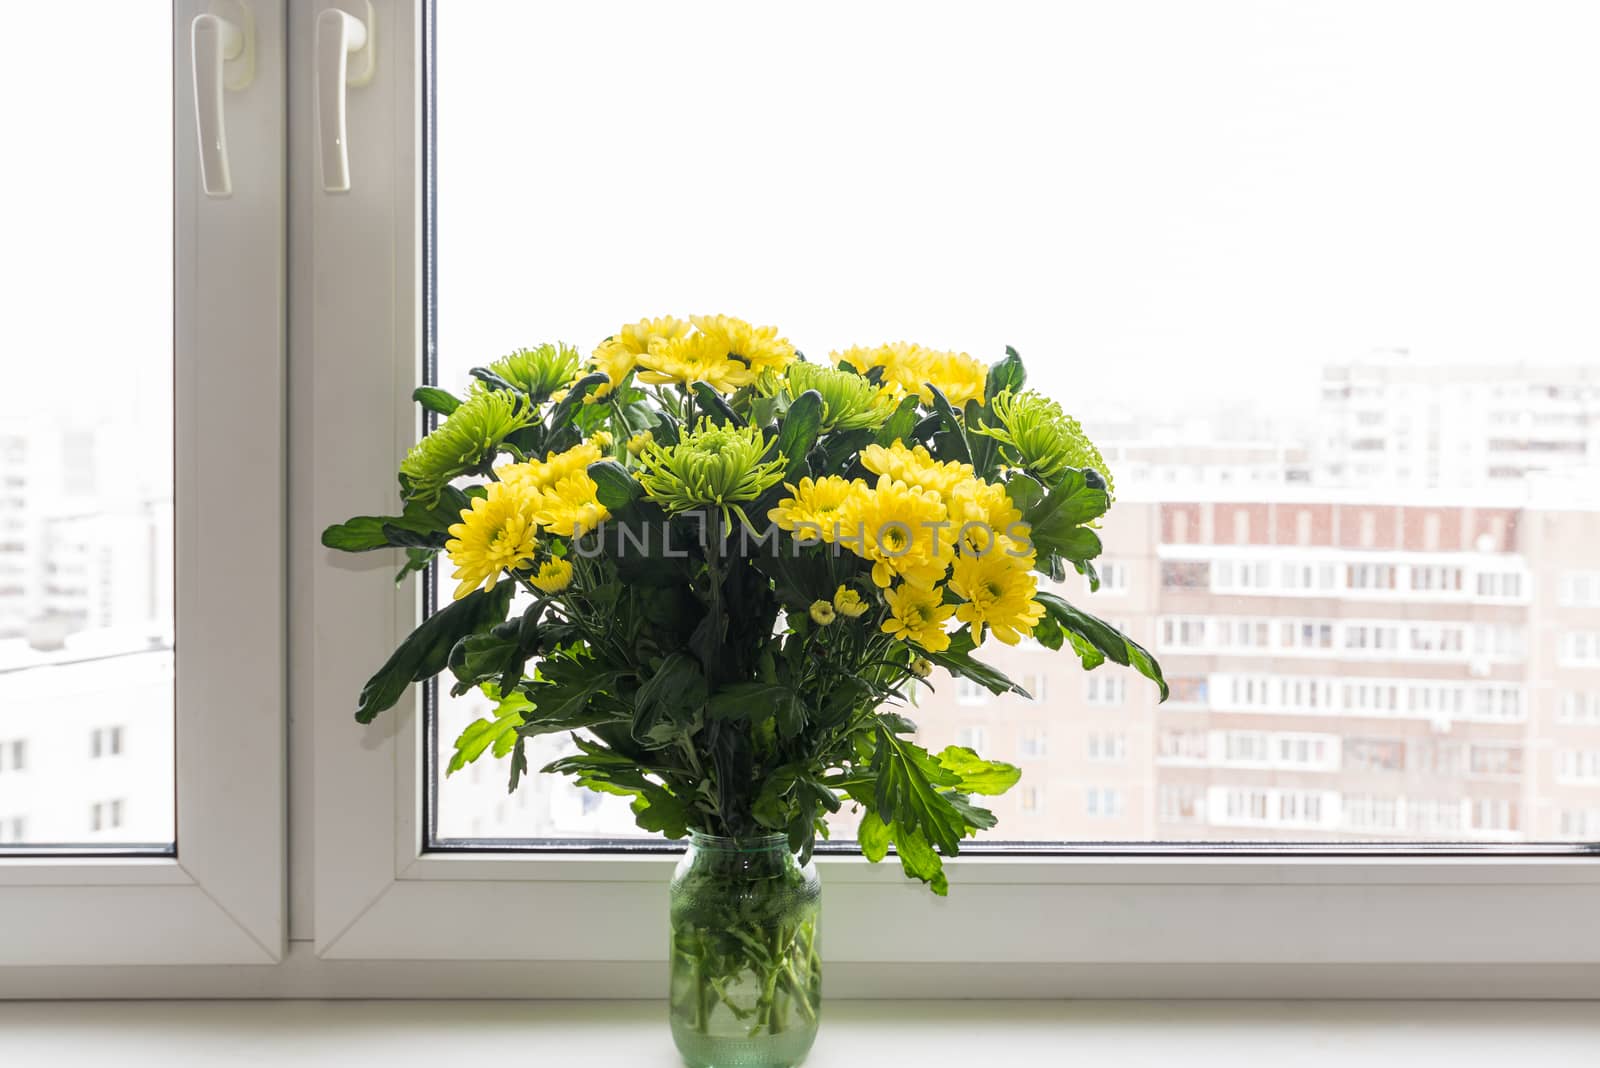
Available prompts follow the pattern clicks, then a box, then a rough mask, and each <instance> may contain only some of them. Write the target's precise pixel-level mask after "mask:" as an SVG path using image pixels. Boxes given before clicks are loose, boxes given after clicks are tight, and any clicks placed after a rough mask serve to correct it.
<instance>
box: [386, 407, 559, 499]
mask: <svg viewBox="0 0 1600 1068" xmlns="http://www.w3.org/2000/svg"><path fill="white" fill-rule="evenodd" d="M533 414H534V408H533V406H532V405H530V404H529V403H528V402H527V400H526V399H525V398H524V397H523V396H522V395H521V394H520V393H512V392H510V391H508V390H503V389H502V390H484V391H483V392H474V393H469V394H467V397H466V399H465V400H463V401H462V402H461V405H460V406H459V407H458V408H456V410H455V411H453V412H451V413H450V417H449V418H448V419H446V420H445V421H444V422H443V423H441V424H439V426H437V427H435V428H434V431H433V433H431V434H429V435H428V436H427V437H425V438H423V439H422V440H421V441H419V442H417V443H416V444H415V445H414V446H412V448H411V451H410V452H408V453H406V458H405V459H404V460H402V461H401V462H400V475H401V479H402V481H403V482H404V483H405V485H406V487H407V489H406V493H407V495H408V496H411V497H417V498H421V499H423V500H428V501H433V500H437V499H438V497H439V491H440V490H442V489H443V488H444V487H445V485H446V484H447V483H448V482H449V481H450V480H451V479H453V478H457V477H459V476H461V475H464V474H466V473H467V472H469V471H472V470H474V469H475V468H477V467H479V466H480V465H482V464H483V463H484V462H485V461H488V460H492V459H493V458H494V457H495V455H496V454H497V453H499V451H500V446H501V444H502V443H503V442H504V441H505V439H506V438H507V437H508V436H509V435H511V434H512V433H513V432H515V431H518V430H521V429H522V428H523V427H525V426H527V425H528V423H529V422H531V421H532V419H533Z"/></svg>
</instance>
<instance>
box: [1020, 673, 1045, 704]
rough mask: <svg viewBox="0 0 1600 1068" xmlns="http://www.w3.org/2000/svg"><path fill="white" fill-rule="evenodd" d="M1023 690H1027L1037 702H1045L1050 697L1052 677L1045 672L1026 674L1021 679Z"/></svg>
mask: <svg viewBox="0 0 1600 1068" xmlns="http://www.w3.org/2000/svg"><path fill="white" fill-rule="evenodd" d="M1021 682H1022V688H1023V689H1024V690H1027V691H1028V693H1029V694H1030V695H1031V696H1032V697H1033V699H1034V700H1035V701H1043V700H1046V699H1048V698H1049V696H1050V675H1049V673H1048V672H1045V671H1029V672H1026V673H1025V674H1024V675H1023V676H1022V679H1021Z"/></svg>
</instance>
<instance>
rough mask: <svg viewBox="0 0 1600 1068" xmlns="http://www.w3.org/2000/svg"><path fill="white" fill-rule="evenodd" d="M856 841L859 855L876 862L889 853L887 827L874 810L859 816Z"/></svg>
mask: <svg viewBox="0 0 1600 1068" xmlns="http://www.w3.org/2000/svg"><path fill="white" fill-rule="evenodd" d="M856 841H857V842H858V843H860V845H861V855H862V856H864V857H866V858H867V859H868V860H870V861H871V862H872V863H874V864H876V863H878V862H879V861H880V860H882V859H883V858H884V857H885V856H887V855H888V853H889V828H888V826H887V825H886V824H885V823H884V822H883V820H881V819H879V818H878V814H877V813H876V812H868V813H867V814H866V815H865V816H862V817H861V826H860V827H859V828H858V829H857V830H856Z"/></svg>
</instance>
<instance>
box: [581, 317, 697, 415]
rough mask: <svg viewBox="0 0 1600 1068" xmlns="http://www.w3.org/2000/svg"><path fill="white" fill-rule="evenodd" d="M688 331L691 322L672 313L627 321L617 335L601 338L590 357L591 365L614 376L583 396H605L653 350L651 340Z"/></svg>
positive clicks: (670, 336) (678, 335) (656, 340)
mask: <svg viewBox="0 0 1600 1068" xmlns="http://www.w3.org/2000/svg"><path fill="white" fill-rule="evenodd" d="M688 333H689V324H688V323H686V322H684V321H683V320H682V319H675V318H673V317H672V316H670V315H663V316H661V317H660V318H657V319H640V320H639V321H638V322H636V323H629V324H627V325H626V326H624V327H623V328H622V329H620V330H618V331H617V332H616V334H615V335H614V336H612V337H609V338H607V339H606V340H604V341H602V342H601V343H600V345H599V347H598V348H596V349H595V350H594V355H593V356H592V357H591V358H590V361H589V362H590V364H591V366H592V367H593V368H594V369H595V370H596V371H604V372H605V373H606V374H607V375H609V376H610V377H611V381H610V382H608V383H606V384H605V385H603V386H600V387H599V388H598V389H596V390H595V391H594V392H593V393H591V394H589V396H588V397H585V398H584V400H585V401H592V400H594V399H596V398H599V397H603V396H605V395H606V394H607V393H609V392H611V391H612V390H613V389H615V388H617V387H618V386H620V385H621V384H622V380H623V379H624V378H626V377H627V375H628V372H629V371H631V370H633V368H634V366H635V364H637V363H638V361H639V357H640V356H643V355H644V354H645V353H647V352H649V351H650V346H651V344H653V343H655V342H658V341H670V340H672V339H673V338H680V337H683V336H685V335H687V334H688Z"/></svg>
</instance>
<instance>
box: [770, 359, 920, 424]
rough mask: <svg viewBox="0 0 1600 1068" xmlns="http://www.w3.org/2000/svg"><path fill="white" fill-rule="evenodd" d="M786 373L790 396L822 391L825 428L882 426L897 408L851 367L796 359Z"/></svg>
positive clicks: (820, 392)
mask: <svg viewBox="0 0 1600 1068" xmlns="http://www.w3.org/2000/svg"><path fill="white" fill-rule="evenodd" d="M786 376H787V379H788V381H787V384H786V389H787V392H788V394H789V396H790V397H798V396H800V395H801V394H802V393H804V392H805V391H806V390H808V389H814V390H816V391H817V392H818V393H819V394H821V396H822V429H823V431H824V432H827V431H830V430H859V429H861V428H863V427H879V426H882V425H883V422H884V420H885V419H888V418H889V415H890V413H891V412H893V411H894V406H893V404H892V403H888V401H889V399H890V398H888V397H887V395H885V394H883V393H881V392H880V391H879V389H878V387H877V386H875V385H873V384H872V383H871V382H869V381H867V379H866V378H864V377H863V376H861V375H857V374H851V373H850V372H849V371H836V370H834V369H833V368H831V367H822V366H820V365H818V364H814V363H804V362H801V361H799V360H796V361H795V362H794V363H791V364H790V365H789V369H788V371H787V373H786Z"/></svg>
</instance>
